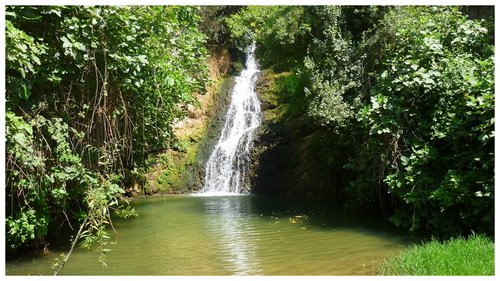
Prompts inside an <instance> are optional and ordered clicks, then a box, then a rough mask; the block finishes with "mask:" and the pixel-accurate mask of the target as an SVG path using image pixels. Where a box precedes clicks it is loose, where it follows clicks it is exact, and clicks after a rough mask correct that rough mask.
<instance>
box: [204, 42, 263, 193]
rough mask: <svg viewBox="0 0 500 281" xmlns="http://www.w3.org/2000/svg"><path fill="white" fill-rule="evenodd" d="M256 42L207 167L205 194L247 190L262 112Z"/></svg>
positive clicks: (248, 53)
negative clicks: (258, 96) (251, 153)
mask: <svg viewBox="0 0 500 281" xmlns="http://www.w3.org/2000/svg"><path fill="white" fill-rule="evenodd" d="M254 52H255V44H252V45H251V46H249V47H248V49H247V51H246V54H247V59H246V68H245V69H244V70H243V71H242V72H241V74H240V75H239V76H238V77H236V81H235V85H234V88H233V91H232V93H231V104H230V105H229V109H228V111H227V114H226V120H225V123H224V128H223V129H222V132H221V136H220V138H219V141H218V143H217V144H216V145H215V148H214V150H213V151H212V154H211V155H210V158H209V159H208V162H207V165H206V167H205V170H206V171H205V186H204V187H203V189H202V190H201V194H204V195H226V194H228V195H229V194H241V193H246V192H247V191H248V188H247V186H246V184H247V172H248V166H249V154H250V149H251V146H252V140H253V137H254V132H255V129H256V128H257V127H258V126H259V125H260V121H261V117H262V113H261V110H260V103H259V99H258V98H257V94H256V93H255V81H256V79H257V73H258V72H259V69H258V65H257V62H256V61H255V54H254Z"/></svg>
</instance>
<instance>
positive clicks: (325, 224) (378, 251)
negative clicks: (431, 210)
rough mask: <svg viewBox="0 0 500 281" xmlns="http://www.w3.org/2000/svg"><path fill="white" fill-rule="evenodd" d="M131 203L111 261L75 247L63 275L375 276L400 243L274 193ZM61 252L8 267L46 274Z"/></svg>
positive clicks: (380, 229) (372, 225) (377, 226)
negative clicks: (102, 260) (104, 262)
mask: <svg viewBox="0 0 500 281" xmlns="http://www.w3.org/2000/svg"><path fill="white" fill-rule="evenodd" d="M133 204H134V205H135V207H136V210H137V212H138V214H139V216H140V217H139V218H135V219H129V220H120V219H115V220H114V226H115V228H116V230H117V232H118V233H116V234H114V236H115V237H116V238H117V239H118V243H117V244H116V245H109V244H108V246H109V248H110V249H111V250H112V251H111V252H110V253H109V254H108V257H107V265H108V267H102V266H101V265H99V263H98V262H97V259H98V255H97V253H96V252H95V251H92V252H89V251H87V250H83V249H75V251H74V252H73V254H72V255H71V257H70V259H69V261H68V263H67V264H66V266H65V267H64V269H63V270H62V271H61V274H62V275H373V274H375V273H376V268H377V264H378V263H379V262H380V260H381V259H382V258H384V257H386V256H387V255H389V254H391V253H394V252H395V251H397V250H399V249H401V248H402V247H403V245H404V243H405V242H404V241H405V240H404V239H403V238H402V237H400V236H398V235H397V234H396V233H395V232H394V231H393V230H390V229H388V227H387V226H385V225H384V224H381V223H380V222H377V220H375V219H372V218H369V217H366V215H352V214H347V215H346V214H342V213H341V212H337V211H328V210H329V209H328V208H324V209H318V208H316V209H314V208H309V207H304V206H301V205H300V204H297V203H294V202H287V201H284V200H281V199H277V198H270V197H260V196H219V197H193V196H165V197H156V198H147V199H136V200H134V202H133ZM327 207H328V206H327ZM330 209H331V208H330ZM110 233H111V234H113V232H112V231H111V230H110ZM115 237H114V238H113V239H112V240H115ZM52 250H53V249H52ZM59 254H61V252H57V251H53V252H52V253H50V254H49V255H48V256H44V257H33V256H26V255H25V256H22V255H19V256H15V257H8V259H7V262H6V267H5V268H6V273H7V275H38V274H41V275H51V274H53V271H52V269H51V264H52V263H53V262H54V258H56V257H58V256H59Z"/></svg>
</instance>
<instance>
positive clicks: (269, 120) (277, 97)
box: [250, 71, 344, 201]
mask: <svg viewBox="0 0 500 281" xmlns="http://www.w3.org/2000/svg"><path fill="white" fill-rule="evenodd" d="M286 75H288V73H279V74H274V73H272V72H270V71H262V74H261V76H260V78H259V80H258V81H257V93H258V95H259V98H260V100H261V108H262V112H263V121H262V125H261V127H260V128H259V129H258V130H257V133H256V138H255V142H254V150H253V153H252V159H251V163H252V166H251V177H250V179H251V183H252V187H253V190H252V192H253V193H256V194H282V195H286V196H289V197H300V198H303V199H312V200H315V199H320V200H327V201H340V200H341V199H342V196H343V195H342V194H341V193H340V190H341V189H342V188H341V185H342V184H343V182H344V179H343V178H342V177H343V175H342V174H341V173H338V171H337V170H336V167H337V166H338V165H335V159H334V158H335V155H339V154H341V153H343V151H342V150H341V149H339V148H337V149H336V150H335V151H333V152H331V151H332V150H333V145H332V143H331V140H330V139H329V138H327V137H326V135H325V134H324V132H322V131H321V130H319V129H318V128H317V127H315V126H313V125H312V124H310V122H309V121H308V119H307V118H306V117H305V116H304V114H300V113H299V114H290V107H289V104H287V102H286V99H284V98H283V93H280V92H279V91H278V90H277V89H276V88H277V87H276V81H277V80H278V79H280V77H281V76H286ZM330 147H332V149H331V150H330V149H329V148H330ZM325 151H328V153H325Z"/></svg>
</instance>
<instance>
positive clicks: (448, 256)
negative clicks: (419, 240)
mask: <svg viewBox="0 0 500 281" xmlns="http://www.w3.org/2000/svg"><path fill="white" fill-rule="evenodd" d="M494 248H495V244H494V242H493V241H492V240H491V239H490V238H487V237H486V236H484V235H472V236H470V237H469V238H468V239H466V238H463V237H458V238H452V239H450V240H448V241H445V242H439V241H437V240H435V239H433V240H432V241H430V242H428V243H424V244H420V245H413V246H411V247H410V248H408V249H406V250H403V251H402V252H400V253H399V254H398V255H396V256H393V257H389V258H387V259H386V260H384V261H383V262H382V264H381V266H380V267H379V274H381V275H494V274H495V254H494Z"/></svg>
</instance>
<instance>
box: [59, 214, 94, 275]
mask: <svg viewBox="0 0 500 281" xmlns="http://www.w3.org/2000/svg"><path fill="white" fill-rule="evenodd" d="M87 219H88V217H86V218H85V220H84V221H83V223H82V225H81V226H80V229H79V230H78V233H77V234H76V237H75V240H73V243H71V249H69V252H68V254H67V255H66V256H65V257H64V260H63V261H62V263H61V265H59V268H58V269H57V270H56V271H55V272H54V276H57V275H58V274H59V272H60V271H61V270H62V269H63V267H64V265H65V264H66V262H67V261H68V259H69V256H70V255H71V253H72V252H73V249H74V248H75V245H76V242H78V239H80V235H82V230H83V227H84V226H85V224H87Z"/></svg>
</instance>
